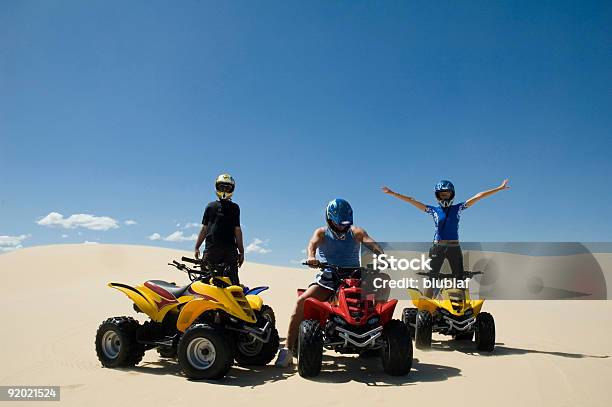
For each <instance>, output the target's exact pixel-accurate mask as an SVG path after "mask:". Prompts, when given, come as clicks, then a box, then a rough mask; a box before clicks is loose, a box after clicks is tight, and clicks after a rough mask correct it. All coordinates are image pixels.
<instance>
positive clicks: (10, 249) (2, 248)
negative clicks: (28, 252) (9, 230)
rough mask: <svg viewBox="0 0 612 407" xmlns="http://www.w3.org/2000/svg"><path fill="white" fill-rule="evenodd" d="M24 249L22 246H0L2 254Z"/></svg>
mask: <svg viewBox="0 0 612 407" xmlns="http://www.w3.org/2000/svg"><path fill="white" fill-rule="evenodd" d="M21 248H23V246H22V245H20V244H19V245H17V246H9V247H1V246H0V252H12V251H13V250H18V249H21Z"/></svg>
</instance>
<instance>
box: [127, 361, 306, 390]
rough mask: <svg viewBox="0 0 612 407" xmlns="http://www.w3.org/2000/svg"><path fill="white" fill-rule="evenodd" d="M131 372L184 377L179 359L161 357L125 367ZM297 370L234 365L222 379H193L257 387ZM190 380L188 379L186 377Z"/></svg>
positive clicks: (227, 384) (226, 384)
mask: <svg viewBox="0 0 612 407" xmlns="http://www.w3.org/2000/svg"><path fill="white" fill-rule="evenodd" d="M125 370H126V371H130V372H137V373H146V374H153V375H172V376H179V377H183V373H182V372H181V369H180V367H179V364H178V361H177V360H175V359H165V358H160V359H159V360H156V361H154V362H142V363H140V364H139V365H138V366H134V367H132V368H128V369H125ZM296 373H297V372H296V371H295V370H292V369H277V368H275V367H274V366H271V365H268V366H252V367H251V366H249V367H240V366H237V365H235V366H233V367H232V368H231V369H230V371H229V372H228V374H227V375H226V376H225V377H224V378H223V379H221V380H191V381H193V382H199V381H201V382H204V383H214V384H216V385H225V386H236V387H256V386H260V385H262V384H266V383H272V382H277V381H280V380H286V379H288V378H289V377H291V376H293V375H294V374H296ZM186 380H188V379H186Z"/></svg>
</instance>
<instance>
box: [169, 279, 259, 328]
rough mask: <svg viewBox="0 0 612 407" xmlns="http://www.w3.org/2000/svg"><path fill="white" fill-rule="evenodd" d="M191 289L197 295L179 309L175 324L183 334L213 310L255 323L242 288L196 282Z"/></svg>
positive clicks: (249, 302) (253, 314)
mask: <svg viewBox="0 0 612 407" xmlns="http://www.w3.org/2000/svg"><path fill="white" fill-rule="evenodd" d="M191 289H192V290H193V291H195V292H196V293H197V295H195V296H194V297H193V299H192V300H191V301H189V302H188V303H187V304H186V305H184V306H183V308H182V309H181V312H180V314H179V317H178V321H177V324H176V327H177V329H178V330H179V331H181V332H184V331H185V330H186V329H187V328H188V327H189V326H191V324H193V322H194V321H195V320H196V319H197V318H198V317H199V316H200V315H202V313H204V312H206V311H211V310H215V309H218V310H221V311H223V312H225V313H227V314H229V315H231V316H233V317H235V318H238V319H240V320H242V321H245V322H248V323H255V321H256V318H255V313H254V312H253V308H252V307H251V301H249V300H248V299H247V298H246V297H245V295H244V291H243V290H242V287H240V286H237V285H232V286H229V287H226V288H221V287H217V286H214V285H211V284H206V283H204V282H202V281H197V282H195V283H193V284H192V285H191ZM181 298H182V297H181Z"/></svg>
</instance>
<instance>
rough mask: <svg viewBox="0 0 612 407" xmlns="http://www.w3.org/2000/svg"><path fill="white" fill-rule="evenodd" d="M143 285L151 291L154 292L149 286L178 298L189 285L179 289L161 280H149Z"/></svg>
mask: <svg viewBox="0 0 612 407" xmlns="http://www.w3.org/2000/svg"><path fill="white" fill-rule="evenodd" d="M145 285H147V286H149V288H151V289H153V290H154V291H155V289H154V288H153V287H151V285H153V286H157V287H159V288H161V289H162V290H164V291H166V292H168V293H170V294H171V295H172V296H173V297H175V298H178V297H180V296H181V295H183V294H184V292H185V291H187V289H188V288H189V286H190V285H191V284H187V285H186V286H183V287H179V286H177V285H176V284H174V283H169V282H167V281H163V280H149V281H147V282H146V283H145Z"/></svg>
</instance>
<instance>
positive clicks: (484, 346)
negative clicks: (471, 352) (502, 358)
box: [475, 312, 495, 352]
mask: <svg viewBox="0 0 612 407" xmlns="http://www.w3.org/2000/svg"><path fill="white" fill-rule="evenodd" d="M475 342H476V349H478V350H481V351H485V352H493V349H494V348H495V320H494V319H493V315H491V314H489V313H488V312H481V313H480V314H478V315H477V316H476V339H475Z"/></svg>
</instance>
